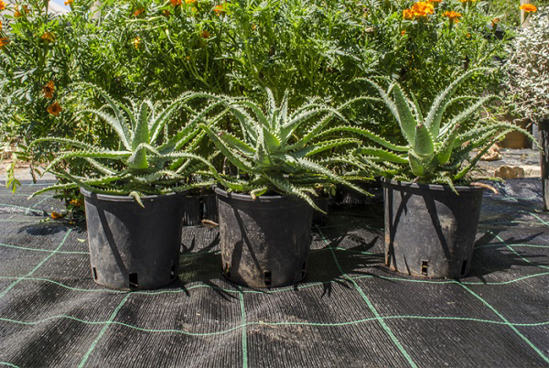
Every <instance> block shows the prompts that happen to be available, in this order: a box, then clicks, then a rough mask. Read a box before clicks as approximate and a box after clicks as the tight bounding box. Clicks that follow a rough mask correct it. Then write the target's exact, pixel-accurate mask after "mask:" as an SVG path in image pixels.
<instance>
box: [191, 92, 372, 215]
mask: <svg viewBox="0 0 549 368" xmlns="http://www.w3.org/2000/svg"><path fill="white" fill-rule="evenodd" d="M265 92H266V100H267V103H266V104H265V106H263V105H261V104H257V103H255V102H253V101H250V100H243V99H233V98H230V97H226V98H225V99H224V101H225V104H226V106H227V108H228V109H229V110H230V111H231V113H232V115H234V117H236V120H237V121H238V123H239V126H240V135H239V136H237V135H235V134H232V133H230V132H228V131H224V130H220V129H218V128H217V127H215V126H213V125H207V124H204V123H201V124H200V126H201V127H202V129H203V130H204V131H205V132H206V133H207V134H208V135H209V138H210V139H211V140H212V141H213V143H214V144H215V145H216V147H217V148H218V149H219V151H220V152H221V153H222V154H223V155H224V156H225V157H226V159H227V160H228V161H229V162H230V163H231V164H232V165H233V166H234V168H235V170H236V172H237V173H236V174H234V175H221V176H222V178H223V180H224V182H222V183H221V184H222V185H223V186H225V187H226V188H227V189H228V190H229V191H238V192H244V193H249V194H250V195H251V196H252V197H253V198H256V197H257V196H261V195H263V194H265V193H268V192H277V193H281V194H287V195H295V196H298V197H300V198H302V199H304V200H305V201H307V202H308V203H309V204H310V205H311V206H313V207H314V208H317V209H318V207H317V206H316V205H315V204H314V201H313V200H312V198H311V196H313V197H314V196H316V195H317V189H318V188H319V187H320V186H323V185H329V184H330V183H340V184H344V185H347V186H349V187H352V188H354V189H355V190H357V191H359V192H363V193H365V192H364V191H363V190H362V189H360V188H358V187H356V186H355V185H354V184H352V183H350V182H349V181H348V180H347V178H345V177H343V176H340V175H337V174H336V173H334V171H333V170H331V169H330V168H328V167H327V165H323V164H320V163H319V162H320V161H319V156H320V155H322V154H325V153H327V152H331V151H332V150H334V149H336V148H339V147H352V146H353V145H354V146H356V145H357V144H358V143H360V140H358V139H356V138H353V137H342V138H334V139H318V135H319V134H320V133H321V132H323V131H324V130H325V129H326V127H328V126H329V124H330V123H331V122H332V121H334V119H338V120H341V121H343V122H345V121H346V119H345V117H344V116H343V115H341V113H340V112H339V111H338V109H335V108H332V107H329V106H327V105H326V104H324V103H322V102H321V101H320V99H318V98H313V99H311V100H309V101H308V102H305V103H304V104H303V105H301V106H300V107H299V108H297V109H296V110H295V111H290V110H289V108H288V105H289V93H288V91H286V93H285V94H284V97H283V98H282V101H281V103H280V104H279V105H277V104H276V102H275V99H274V97H273V94H272V92H271V90H269V89H265ZM214 174H215V173H214ZM366 194H367V193H366Z"/></svg>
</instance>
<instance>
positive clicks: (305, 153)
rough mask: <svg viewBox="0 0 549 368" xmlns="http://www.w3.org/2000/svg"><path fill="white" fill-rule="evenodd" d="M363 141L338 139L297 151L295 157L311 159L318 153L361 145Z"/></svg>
mask: <svg viewBox="0 0 549 368" xmlns="http://www.w3.org/2000/svg"><path fill="white" fill-rule="evenodd" d="M360 143H361V141H360V140H358V139H355V138H338V139H331V140H327V141H323V142H319V143H315V144H311V145H310V146H308V147H305V148H302V149H300V150H298V151H296V152H295V153H294V154H293V156H295V157H298V158H301V157H311V156H313V155H316V154H318V153H321V152H324V151H327V150H331V149H333V148H338V147H342V146H346V145H349V144H360Z"/></svg>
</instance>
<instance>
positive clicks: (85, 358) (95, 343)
mask: <svg viewBox="0 0 549 368" xmlns="http://www.w3.org/2000/svg"><path fill="white" fill-rule="evenodd" d="M130 296H131V293H128V295H126V296H125V297H124V299H122V301H121V302H120V304H118V306H117V307H116V308H115V309H114V311H113V312H112V314H111V316H110V317H109V320H108V321H107V322H106V323H105V326H103V328H102V329H101V331H100V332H99V334H98V335H97V337H96V338H95V340H94V341H93V343H92V344H91V346H90V348H89V349H88V351H87V352H86V354H84V357H83V358H82V361H81V362H80V364H79V365H78V367H79V368H81V367H83V366H85V365H86V362H87V361H88V359H89V358H90V355H91V354H92V352H93V351H94V350H95V347H96V346H97V343H98V342H99V340H101V338H102V337H103V335H104V334H105V332H107V329H108V328H109V326H110V324H111V323H112V322H113V321H114V319H115V318H116V315H117V314H118V312H119V311H120V309H122V307H123V306H124V304H126V302H127V301H128V299H129V298H130Z"/></svg>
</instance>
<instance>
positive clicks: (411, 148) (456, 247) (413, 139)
mask: <svg viewBox="0 0 549 368" xmlns="http://www.w3.org/2000/svg"><path fill="white" fill-rule="evenodd" d="M481 70H485V69H473V70H470V71H468V72H467V73H464V74H463V75H461V76H460V77H459V78H457V79H456V80H455V81H453V82H452V83H451V84H449V86H448V87H447V88H446V89H445V90H444V91H442V93H440V94H439V95H438V97H437V98H436V99H435V101H433V103H432V105H431V108H430V110H429V111H428V113H427V115H426V116H424V115H423V114H422V112H421V110H420V108H419V105H418V103H417V102H416V100H415V98H414V96H413V95H411V98H408V97H407V96H406V95H405V93H404V92H403V90H402V89H401V87H400V86H399V84H398V83H396V82H389V87H388V89H387V90H385V89H384V88H383V87H382V86H381V85H380V84H378V83H377V82H376V81H374V80H368V79H366V80H365V81H367V82H368V83H369V84H370V85H371V86H373V87H374V88H375V89H376V90H377V91H378V93H379V96H380V98H379V101H382V102H384V103H385V104H386V106H387V107H388V109H389V111H390V112H391V114H392V115H393V116H394V118H395V119H396V121H397V122H398V124H399V126H400V129H401V132H402V138H403V139H402V141H403V142H405V144H397V143H393V142H390V141H388V140H387V139H385V138H383V137H380V136H377V135H376V134H374V133H372V132H370V131H368V130H365V129H360V128H356V127H345V126H342V127H335V128H332V129H330V130H327V131H325V132H324V134H326V135H328V136H329V135H333V134H337V133H339V134H340V133H341V132H347V133H353V134H357V135H360V136H362V137H364V138H366V141H367V142H370V144H369V145H368V144H367V145H365V146H363V147H360V148H357V149H356V150H355V152H354V159H353V161H354V165H355V166H357V167H358V168H359V171H360V170H362V171H364V172H368V173H372V172H374V173H376V174H377V175H379V176H382V177H383V178H384V179H385V180H383V183H382V185H383V187H384V200H385V246H386V258H385V262H386V264H387V266H389V267H390V268H391V269H393V270H396V271H398V272H402V273H407V274H410V275H414V276H424V277H432V278H459V277H462V276H465V275H466V274H467V273H468V272H469V270H470V268H471V260H472V255H473V247H474V242H475V236H476V232H477V226H478V220H479V215H480V208H481V203H482V197H483V190H484V188H485V187H486V186H485V185H483V184H479V183H472V179H471V177H470V176H469V172H470V170H471V169H472V168H474V167H475V165H476V164H477V162H478V161H479V160H480V158H481V157H482V155H483V154H484V153H485V152H486V151H487V150H488V148H489V147H490V146H491V145H492V144H493V143H494V142H495V141H497V140H498V139H501V137H503V136H504V135H505V134H507V133H508V132H510V131H512V130H515V129H520V128H517V127H516V126H515V125H512V124H507V123H490V122H488V121H484V120H477V121H476V122H475V123H466V120H467V118H468V117H470V116H471V115H472V114H473V113H474V112H475V111H476V110H477V109H478V108H479V107H481V106H482V105H483V104H485V103H487V102H488V101H490V100H493V99H495V98H497V97H496V96H493V95H490V96H485V97H482V98H475V97H471V96H457V97H452V96H453V95H454V94H455V93H456V90H457V88H458V86H459V85H460V83H461V82H463V81H464V80H465V79H466V78H468V77H470V76H471V75H473V74H475V73H477V72H479V71H481ZM469 99H472V100H475V102H474V103H472V104H471V105H470V106H468V107H467V108H465V109H464V110H463V111H461V112H460V113H458V114H456V115H455V116H449V117H448V116H445V111H446V109H447V108H448V106H449V105H451V104H453V103H457V102H460V101H461V102H463V101H467V100H469ZM521 131H522V132H523V133H524V134H527V135H529V133H527V132H525V131H523V130H521ZM372 143H376V144H375V145H374V144H372ZM355 174H358V173H356V172H355Z"/></svg>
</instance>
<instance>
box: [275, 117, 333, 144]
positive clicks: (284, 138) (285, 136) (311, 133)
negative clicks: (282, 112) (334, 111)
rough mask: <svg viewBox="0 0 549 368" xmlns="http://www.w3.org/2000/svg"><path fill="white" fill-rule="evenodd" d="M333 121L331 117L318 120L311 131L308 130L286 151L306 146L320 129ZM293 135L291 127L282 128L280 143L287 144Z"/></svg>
mask: <svg viewBox="0 0 549 368" xmlns="http://www.w3.org/2000/svg"><path fill="white" fill-rule="evenodd" d="M333 119H334V116H333V115H331V114H330V115H328V116H326V117H325V118H324V119H322V120H320V121H319V122H318V123H317V124H316V125H315V126H313V128H312V129H311V130H309V131H308V132H307V133H306V134H305V135H304V136H303V137H302V138H301V139H300V140H298V141H297V142H296V143H294V144H292V145H290V146H289V147H288V149H287V150H288V151H292V150H298V149H301V148H303V147H305V146H306V145H307V143H309V142H310V141H311V140H313V139H314V138H315V137H316V135H317V134H318V133H319V132H321V131H322V129H323V128H324V127H325V126H326V125H328V124H329V123H330V122H331V121H332V120H333ZM292 133H293V127H287V128H282V141H283V142H288V140H289V138H290V136H291V135H292Z"/></svg>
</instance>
